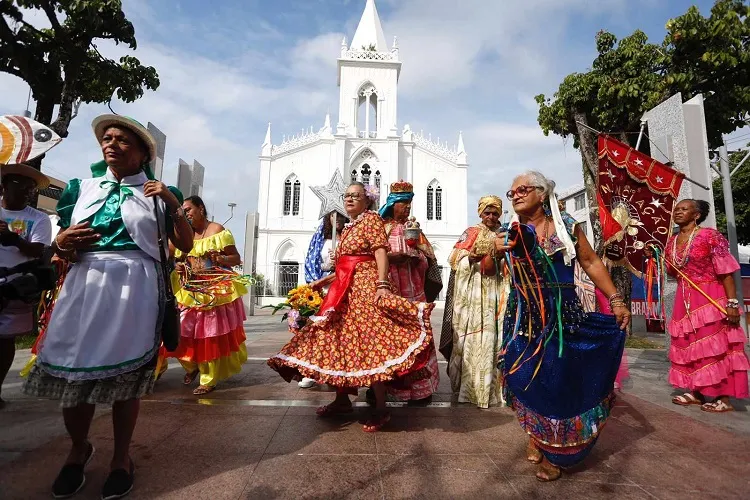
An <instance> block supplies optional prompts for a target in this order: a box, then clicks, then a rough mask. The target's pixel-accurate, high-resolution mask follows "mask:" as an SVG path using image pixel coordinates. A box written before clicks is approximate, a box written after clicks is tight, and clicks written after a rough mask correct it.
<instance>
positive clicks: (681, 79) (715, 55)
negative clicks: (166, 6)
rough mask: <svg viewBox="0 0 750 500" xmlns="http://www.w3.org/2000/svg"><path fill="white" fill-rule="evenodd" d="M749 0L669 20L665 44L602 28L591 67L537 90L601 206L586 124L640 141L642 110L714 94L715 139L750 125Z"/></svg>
mask: <svg viewBox="0 0 750 500" xmlns="http://www.w3.org/2000/svg"><path fill="white" fill-rule="evenodd" d="M748 14H750V5H746V3H745V2H743V1H742V0H717V1H716V3H715V4H714V6H713V8H712V9H711V15H710V16H709V17H703V16H702V15H701V14H700V11H699V10H698V8H697V7H695V6H693V7H690V8H689V9H688V11H687V12H686V13H685V14H683V15H682V16H679V17H677V18H675V19H672V20H670V21H669V22H668V23H667V25H666V29H667V34H666V36H665V38H664V41H663V42H662V43H661V44H654V43H650V42H649V41H648V37H647V36H646V34H645V33H643V32H642V31H640V30H637V31H635V32H634V33H633V34H631V35H630V36H627V37H625V38H623V39H622V40H620V41H619V43H618V40H617V38H616V37H615V35H613V34H612V33H608V32H606V31H600V32H599V33H597V35H596V48H597V52H598V56H597V57H596V58H595V59H594V61H593V64H592V68H591V69H590V70H589V71H587V72H585V73H573V74H571V75H568V76H567V77H565V79H564V80H563V82H562V83H561V84H560V86H559V88H558V90H557V91H556V92H555V94H554V95H553V97H552V98H548V97H546V96H544V95H538V96H537V97H536V101H537V103H538V104H539V116H538V122H539V125H540V126H541V128H542V131H543V132H544V134H545V135H549V134H550V133H553V134H556V135H560V136H562V137H570V136H572V137H573V145H574V147H576V148H578V149H580V151H581V159H582V163H583V177H584V182H585V185H586V193H587V196H588V198H589V202H590V205H591V206H592V207H597V202H596V180H597V173H598V168H597V167H598V165H597V163H598V162H597V151H596V141H595V139H596V138H595V136H594V135H593V134H592V133H591V131H590V129H588V128H587V127H593V128H595V129H597V130H602V131H615V132H616V133H614V135H616V136H617V137H618V138H619V139H620V140H622V141H623V142H626V143H630V144H631V145H634V144H633V141H634V139H635V138H636V136H637V135H636V134H637V132H638V131H639V129H640V120H641V117H642V116H643V114H644V113H645V112H646V111H648V110H649V109H651V108H653V107H654V106H656V105H657V104H659V103H661V102H662V101H664V100H665V99H667V98H668V97H670V96H671V95H673V94H675V93H677V92H681V93H682V95H683V98H684V99H690V98H692V97H694V96H695V95H697V94H704V96H710V98H709V99H710V101H709V102H708V104H707V106H706V122H707V123H706V125H707V130H708V140H709V144H710V145H711V146H713V147H716V146H718V145H719V144H720V143H721V142H722V139H721V137H722V134H726V133H729V132H731V131H733V130H735V129H737V128H741V127H743V126H745V125H747V123H746V120H747V117H748V113H750V47H749V46H748V45H749V44H750V16H749V15H748ZM590 219H591V227H592V229H593V231H594V239H595V246H596V248H597V250H598V251H601V244H602V241H601V226H600V224H599V214H598V210H597V209H593V210H592V211H591V214H590ZM613 278H614V279H615V282H616V283H615V284H616V285H617V286H618V289H619V290H620V291H621V292H623V293H624V295H625V296H626V297H627V296H629V290H630V285H629V283H630V279H629V277H628V276H626V274H623V270H622V269H619V268H616V271H615V272H614V273H613Z"/></svg>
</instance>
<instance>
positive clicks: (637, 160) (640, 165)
mask: <svg viewBox="0 0 750 500" xmlns="http://www.w3.org/2000/svg"><path fill="white" fill-rule="evenodd" d="M635 164H636V165H638V166H639V167H642V166H643V160H641V159H640V158H638V159H636V160H635Z"/></svg>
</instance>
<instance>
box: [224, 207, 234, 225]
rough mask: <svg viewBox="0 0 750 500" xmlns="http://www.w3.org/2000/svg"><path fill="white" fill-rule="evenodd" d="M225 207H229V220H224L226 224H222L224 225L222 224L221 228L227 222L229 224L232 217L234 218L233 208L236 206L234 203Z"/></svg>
mask: <svg viewBox="0 0 750 500" xmlns="http://www.w3.org/2000/svg"><path fill="white" fill-rule="evenodd" d="M227 206H228V207H229V218H228V219H227V220H226V222H224V224H222V225H223V226H226V225H227V222H229V221H230V220H232V217H234V207H236V206H237V204H236V203H227Z"/></svg>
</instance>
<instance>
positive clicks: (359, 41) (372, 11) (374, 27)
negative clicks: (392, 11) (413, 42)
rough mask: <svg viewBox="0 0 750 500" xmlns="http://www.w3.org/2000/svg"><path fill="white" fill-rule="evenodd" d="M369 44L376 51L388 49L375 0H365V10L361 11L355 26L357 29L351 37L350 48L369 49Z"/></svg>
mask: <svg viewBox="0 0 750 500" xmlns="http://www.w3.org/2000/svg"><path fill="white" fill-rule="evenodd" d="M371 46H375V50H376V51H378V52H385V51H387V50H388V44H387V43H386V41H385V33H383V26H382V25H381V24H380V16H379V15H378V9H377V7H375V0H367V4H366V5H365V11H364V12H363V13H362V18H361V19H360V20H359V26H357V31H356V33H354V38H353V39H352V44H351V50H363V48H364V49H369V48H370V47H371Z"/></svg>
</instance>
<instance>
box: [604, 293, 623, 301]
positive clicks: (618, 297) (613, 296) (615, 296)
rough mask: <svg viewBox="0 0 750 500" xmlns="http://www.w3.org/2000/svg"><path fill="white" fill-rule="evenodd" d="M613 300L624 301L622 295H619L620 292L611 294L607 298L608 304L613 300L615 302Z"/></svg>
mask: <svg viewBox="0 0 750 500" xmlns="http://www.w3.org/2000/svg"><path fill="white" fill-rule="evenodd" d="M615 299H620V300H624V299H623V298H622V294H621V293H620V292H615V293H613V294H612V295H610V296H609V298H608V299H607V300H608V301H609V302H612V301H613V300H615Z"/></svg>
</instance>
